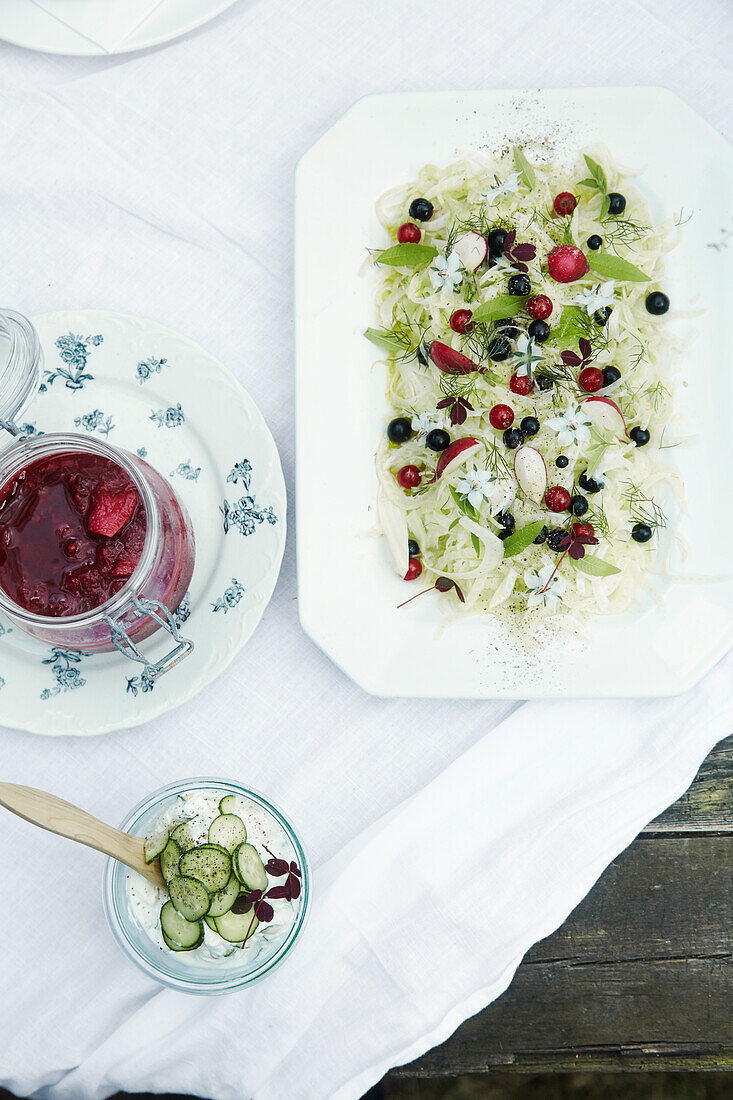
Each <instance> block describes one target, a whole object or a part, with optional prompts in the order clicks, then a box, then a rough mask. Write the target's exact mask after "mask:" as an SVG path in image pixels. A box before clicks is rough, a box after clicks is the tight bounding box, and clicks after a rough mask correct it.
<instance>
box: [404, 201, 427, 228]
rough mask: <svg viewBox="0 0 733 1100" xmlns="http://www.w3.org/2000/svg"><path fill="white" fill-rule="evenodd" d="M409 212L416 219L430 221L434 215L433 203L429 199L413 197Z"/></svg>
mask: <svg viewBox="0 0 733 1100" xmlns="http://www.w3.org/2000/svg"><path fill="white" fill-rule="evenodd" d="M408 213H409V215H410V217H411V218H415V220H416V221H419V222H429V221H430V219H431V218H432V216H433V204H432V203H431V202H429V201H428V199H413V200H412V202H411V203H410V209H409V211H408Z"/></svg>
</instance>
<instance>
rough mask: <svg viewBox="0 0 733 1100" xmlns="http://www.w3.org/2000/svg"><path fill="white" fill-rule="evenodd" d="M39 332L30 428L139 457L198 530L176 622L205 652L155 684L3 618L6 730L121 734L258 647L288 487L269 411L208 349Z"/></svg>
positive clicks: (131, 324)
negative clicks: (86, 437)
mask: <svg viewBox="0 0 733 1100" xmlns="http://www.w3.org/2000/svg"><path fill="white" fill-rule="evenodd" d="M34 324H35V325H36V327H37V329H38V332H39V335H40V337H41V343H42V344H43V349H44V355H45V370H44V374H43V382H42V385H41V388H40V391H39V393H38V395H37V397H36V398H35V400H34V401H33V403H32V405H30V407H29V408H28V409H27V410H26V412H25V414H24V416H23V421H24V423H23V425H22V427H23V430H24V432H26V433H27V434H35V433H39V432H44V431H69V430H71V431H77V432H87V433H89V434H90V435H91V434H93V435H100V436H103V437H104V438H106V439H108V440H109V441H110V442H111V443H113V444H115V445H116V446H119V447H123V448H125V449H126V450H128V451H132V452H137V454H139V455H141V456H142V457H144V458H145V459H146V460H147V461H148V462H150V463H151V464H152V465H153V466H155V467H157V469H158V470H160V471H161V472H162V473H163V474H165V475H166V477H168V478H169V479H170V480H171V482H172V484H173V485H174V486H175V488H176V491H177V493H178V494H179V496H180V497H181V499H182V501H183V502H184V504H185V505H186V507H187V508H188V510H189V513H190V515H191V519H192V521H193V525H194V530H195V533H196V567H195V570H194V575H193V579H192V581H191V587H190V589H189V591H188V593H187V594H186V596H185V597H184V599H183V601H182V603H181V605H180V607H178V609H177V610H176V613H175V619H176V621H177V625H178V626H179V628H180V629H181V631H182V633H183V634H184V635H185V636H186V637H188V638H191V639H192V641H193V642H194V646H195V648H194V651H193V653H192V654H191V655H190V656H189V657H187V658H186V660H185V662H184V663H183V664H182V665H180V666H178V667H177V668H174V669H173V670H172V671H170V672H169V673H167V674H166V675H165V676H163V677H162V678H161V679H159V680H158V681H156V682H155V683H153V682H152V681H151V680H149V679H147V678H146V677H145V674H144V669H143V666H141V665H136V664H134V663H133V662H132V661H130V660H128V659H127V658H125V657H123V656H122V655H121V654H119V653H116V652H115V653H104V654H95V655H89V654H83V653H76V652H72V651H68V650H63V649H59V648H57V647H49V646H48V645H44V644H43V643H41V642H37V641H35V640H34V639H32V638H29V637H28V636H27V635H25V634H23V633H22V632H21V631H19V630H18V629H17V628H12V627H11V626H10V624H9V623H7V622H2V621H0V714H2V721H3V722H4V724H5V725H7V726H13V727H15V728H17V729H24V730H29V731H31V732H33V733H46V734H57V735H58V734H96V733H108V732H109V731H111V730H114V729H120V728H125V727H129V726H135V725H139V724H140V723H142V722H148V721H150V719H151V718H155V717H156V716H157V715H159V714H163V713H165V711H168V710H170V709H172V708H173V707H176V706H178V705H179V704H180V703H183V702H185V701H186V700H187V699H190V698H191V696H193V695H194V694H195V693H196V692H197V691H199V690H200V689H201V688H202V687H204V686H205V685H206V684H208V683H209V682H210V681H211V680H213V679H214V677H216V676H218V675H219V673H221V672H223V670H224V669H225V668H226V666H227V665H228V664H229V662H230V661H231V660H232V658H233V657H234V656H235V655H236V653H237V652H238V651H239V649H241V647H242V646H243V645H244V643H245V642H246V641H247V640H248V638H249V637H250V635H251V634H252V632H253V630H254V629H255V627H256V626H257V624H258V622H259V620H260V618H261V616H262V613H263V611H264V609H265V607H266V606H267V603H268V601H269V599H270V596H271V595H272V592H273V589H274V587H275V582H276V580H277V575H278V572H279V570H280V563H281V561H282V555H283V550H284V547H285V523H286V498H285V483H284V480H283V474H282V469H281V466H280V459H279V456H278V453H277V449H276V447H275V443H274V441H273V438H272V436H271V435H270V432H269V430H268V428H267V425H266V424H265V422H264V420H263V418H262V415H261V413H260V412H259V410H258V409H257V407H256V405H255V404H254V402H253V401H252V399H251V398H250V397H249V396H248V394H247V393H246V392H245V391H244V390H243V389H242V387H241V386H240V385H239V383H238V382H237V381H236V379H235V378H234V376H233V375H232V374H230V373H229V371H228V370H227V369H226V368H225V367H223V366H222V364H221V363H219V362H217V361H216V360H215V359H213V358H212V357H211V356H210V355H209V354H208V353H207V352H205V351H204V350H203V348H200V347H198V346H197V345H196V344H194V343H192V342H191V341H190V340H187V339H186V338H185V337H183V336H179V335H177V334H176V333H174V332H171V331H170V330H169V329H166V328H163V326H162V325H158V324H156V323H155V322H153V321H147V320H144V319H142V318H138V317H126V316H123V315H121V314H117V313H106V312H92V311H85V312H79V313H66V312H65V313H49V314H45V315H44V316H42V317H39V318H36V319H34ZM168 648H170V639H169V638H168V636H167V635H166V636H165V637H161V638H156V637H153V638H150V639H149V640H148V641H147V642H145V643H143V649H144V651H145V654H146V656H148V657H149V658H150V659H151V660H153V661H155V660H157V659H158V658H159V657H160V656H162V655H163V654H164V653H165V652H166V650H167V649H168ZM141 673H142V675H141Z"/></svg>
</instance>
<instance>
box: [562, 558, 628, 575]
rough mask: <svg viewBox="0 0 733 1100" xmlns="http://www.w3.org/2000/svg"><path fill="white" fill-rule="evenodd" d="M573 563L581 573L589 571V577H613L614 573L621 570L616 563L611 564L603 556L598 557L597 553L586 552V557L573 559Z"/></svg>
mask: <svg viewBox="0 0 733 1100" xmlns="http://www.w3.org/2000/svg"><path fill="white" fill-rule="evenodd" d="M571 560H572V559H571ZM573 565H574V566H575V568H576V569H579V570H580V572H581V573H587V574H588V576H589V577H612V576H613V574H614V573H620V572H621V570H620V569H617V568H616V566H615V565H610V564H609V563H608V562H607V561H604V560H603V558H598V557H596V555H595V554H586V555H585V556H584V557H582V558H578V559H577V561H573Z"/></svg>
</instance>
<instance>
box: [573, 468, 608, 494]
mask: <svg viewBox="0 0 733 1100" xmlns="http://www.w3.org/2000/svg"><path fill="white" fill-rule="evenodd" d="M578 485H579V486H580V488H581V489H584V490H585V492H586V493H600V491H601V489H602V488H603V482H602V481H596V480H595V478H592V477H588V471H587V470H583V473H582V474H581V475H580V477H579V478H578Z"/></svg>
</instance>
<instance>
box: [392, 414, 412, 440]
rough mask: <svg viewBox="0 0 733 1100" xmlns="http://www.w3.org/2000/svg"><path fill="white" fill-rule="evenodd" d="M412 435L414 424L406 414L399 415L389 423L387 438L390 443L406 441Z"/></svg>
mask: <svg viewBox="0 0 733 1100" xmlns="http://www.w3.org/2000/svg"><path fill="white" fill-rule="evenodd" d="M411 435H412V424H411V423H410V421H409V420H408V419H407V417H406V416H397V417H395V419H394V420H390V422H389V424H388V425H387V438H388V439H389V441H390V443H406V442H407V440H408V439H409V438H410V436H411Z"/></svg>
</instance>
